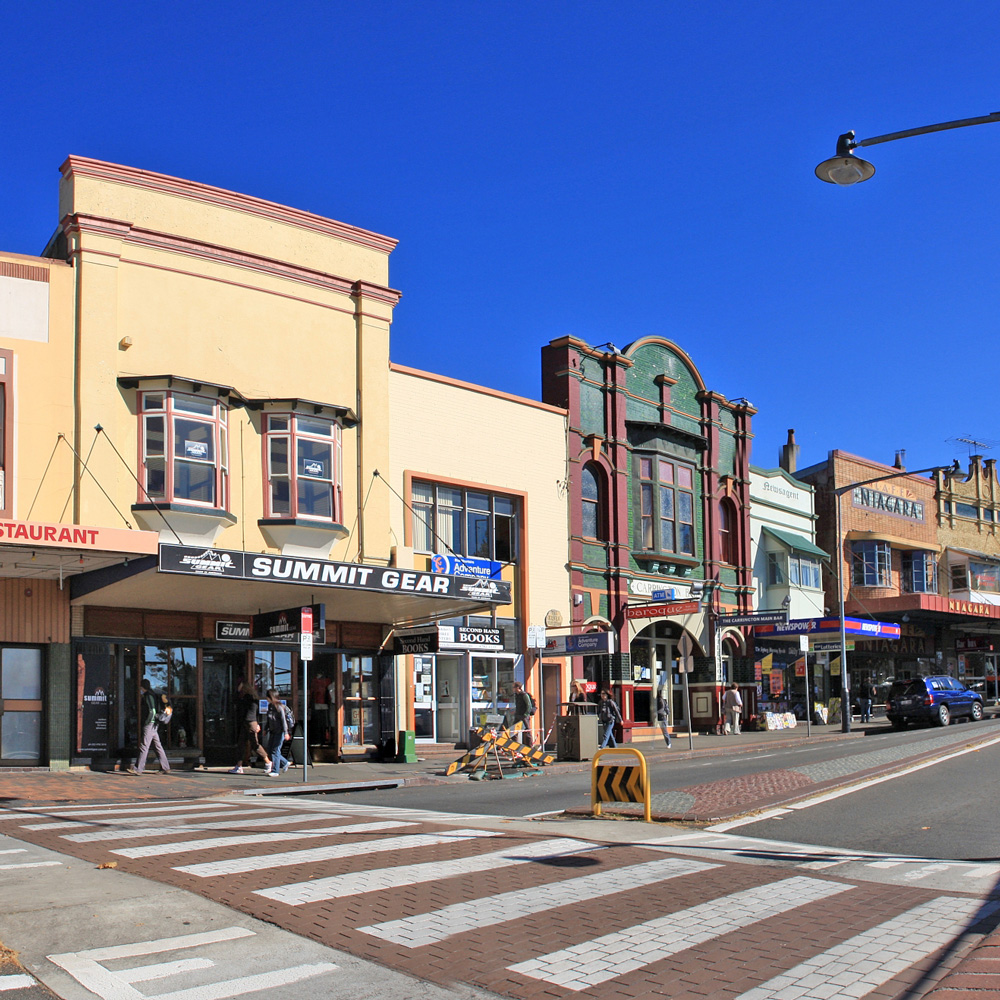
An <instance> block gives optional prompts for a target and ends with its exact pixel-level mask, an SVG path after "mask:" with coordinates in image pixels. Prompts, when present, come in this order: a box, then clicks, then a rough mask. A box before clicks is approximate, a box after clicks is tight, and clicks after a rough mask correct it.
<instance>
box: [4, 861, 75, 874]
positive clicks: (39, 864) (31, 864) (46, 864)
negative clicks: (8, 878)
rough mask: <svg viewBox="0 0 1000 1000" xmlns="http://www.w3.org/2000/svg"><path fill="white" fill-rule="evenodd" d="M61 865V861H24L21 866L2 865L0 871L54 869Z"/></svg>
mask: <svg viewBox="0 0 1000 1000" xmlns="http://www.w3.org/2000/svg"><path fill="white" fill-rule="evenodd" d="M61 864H62V862H61V861H24V862H21V863H19V864H13V865H0V871H4V872H6V871H11V870H12V869H14V868H54V867H55V866H56V865H61Z"/></svg>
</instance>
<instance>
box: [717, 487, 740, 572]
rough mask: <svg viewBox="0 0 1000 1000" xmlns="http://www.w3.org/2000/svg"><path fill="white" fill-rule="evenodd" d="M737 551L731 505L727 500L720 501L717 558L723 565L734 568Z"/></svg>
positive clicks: (737, 561) (736, 563) (733, 513)
mask: <svg viewBox="0 0 1000 1000" xmlns="http://www.w3.org/2000/svg"><path fill="white" fill-rule="evenodd" d="M737 551H738V549H737V545H736V515H735V512H734V508H733V504H732V502H731V501H729V500H721V501H720V502H719V556H720V557H721V559H722V561H723V562H724V563H729V565H730V566H736V565H738V563H739V560H738V558H737Z"/></svg>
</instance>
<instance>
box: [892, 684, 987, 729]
mask: <svg viewBox="0 0 1000 1000" xmlns="http://www.w3.org/2000/svg"><path fill="white" fill-rule="evenodd" d="M963 715H966V716H968V717H969V719H970V720H971V721H972V722H978V721H979V720H980V719H981V718H982V717H983V699H982V695H980V694H978V693H977V692H975V691H971V690H970V689H969V688H967V687H966V686H965V685H964V684H963V683H962V682H961V681H958V680H956V679H955V678H954V677H946V676H943V675H942V676H937V677H914V678H912V679H911V680H908V681H893V682H892V684H891V685H890V686H889V693H888V695H887V696H886V700H885V716H886V718H887V719H888V720H889V721H890V722H891V723H892V724H893V726H894V727H895V728H896V729H905V728H906V724H907V723H908V722H934V723H937V725H939V726H947V725H948V723H949V722H951V720H952V718H953V717H954V716H963Z"/></svg>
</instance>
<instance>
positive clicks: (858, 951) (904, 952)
mask: <svg viewBox="0 0 1000 1000" xmlns="http://www.w3.org/2000/svg"><path fill="white" fill-rule="evenodd" d="M997 909H1000V903H990V904H987V905H985V906H984V905H983V901H982V900H980V899H967V898H959V897H955V896H944V897H938V898H937V899H933V900H931V901H930V902H927V903H923V904H922V905H920V906H917V907H914V908H913V909H912V910H907V911H906V913H901V914H900V915H899V916H898V917H893V918H892V920H887V921H885V923H882V924H879V925H878V927H872V928H870V929H869V930H867V931H864V932H862V933H861V934H856V935H855V936H854V937H852V938H850V939H848V940H847V941H844V942H842V943H841V944H838V945H836V946H835V947H834V948H830V949H829V950H827V951H824V952H822V953H821V954H819V955H815V956H813V957H812V958H810V959H808V960H806V961H805V962H801V963H800V964H798V965H796V966H795V967H794V968H791V969H789V970H788V971H787V972H783V973H781V974H780V975H778V976H775V977H774V978H773V979H769V980H768V981H767V982H766V983H762V984H761V985H760V986H756V987H754V988H753V989H752V990H748V991H747V992H746V993H743V994H741V995H740V996H739V997H737V998H736V1000H773V998H774V997H776V996H794V997H796V998H797V1000H828V998H829V997H830V996H831V993H830V989H831V986H834V985H835V986H836V995H837V996H843V997H855V998H858V997H863V996H867V995H868V994H869V993H871V992H872V991H873V990H876V989H878V988H879V987H880V986H883V985H885V984H886V983H887V982H889V980H890V979H892V978H893V977H894V976H896V975H898V974H899V973H900V972H902V971H903V970H904V969H906V968H908V967H909V966H911V965H913V964H914V963H916V962H917V961H919V960H920V959H923V958H926V957H927V956H928V955H931V954H933V953H934V952H935V951H937V950H938V949H939V948H942V947H944V946H945V945H947V944H949V943H950V942H951V941H953V940H954V939H955V938H956V937H958V936H960V935H961V934H962V931H963V930H964V929H965V928H966V927H967V926H968V924H969V922H970V920H973V919H975V922H978V921H979V920H980V919H982V918H983V917H986V916H988V915H989V914H991V913H993V912H995V911H996V910H997Z"/></svg>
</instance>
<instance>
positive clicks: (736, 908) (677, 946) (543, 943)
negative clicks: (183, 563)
mask: <svg viewBox="0 0 1000 1000" xmlns="http://www.w3.org/2000/svg"><path fill="white" fill-rule="evenodd" d="M560 826H563V827H564V828H565V829H567V830H569V829H572V830H573V831H574V833H573V835H568V834H567V835H564V834H563V832H562V830H561V829H560ZM581 828H583V829H585V830H586V832H587V836H585V837H581V836H580V835H579V832H580V830H581ZM606 829H607V827H605V826H604V825H603V824H601V823H599V822H594V823H591V824H580V823H575V824H573V825H572V827H569V826H566V825H565V824H562V825H561V824H558V823H549V824H545V826H544V833H540V834H534V833H525V832H523V828H517V829H514V828H509V829H504V828H503V827H502V826H500V825H498V824H497V823H492V824H491V823H486V822H483V821H482V818H481V817H480V818H479V821H478V822H477V819H476V818H475V817H470V816H462V817H456V816H449V815H446V814H441V813H434V812H429V811H423V810H402V809H390V808H385V807H373V806H355V805H351V804H349V803H343V802H337V801H322V802H316V801H312V800H308V801H303V800H297V801H286V800H279V801H269V802H268V803H267V804H266V805H261V804H259V803H257V802H245V801H237V800H235V799H232V800H222V801H219V800H215V801H204V800H202V801H192V802H181V803H176V802H175V803H171V804H169V805H165V804H161V803H156V802H153V803H149V804H147V805H142V804H136V803H121V804H120V805H119V806H114V805H112V806H102V807H88V806H78V807H70V806H67V807H61V808H59V809H53V810H49V811H44V810H37V809H36V810H33V811H31V812H16V811H0V833H2V834H6V835H7V836H8V837H11V838H14V839H13V840H8V841H5V842H4V844H5V847H4V851H3V853H0V893H2V892H3V885H4V877H5V875H10V876H12V875H13V874H15V873H16V869H18V868H19V867H20V866H27V865H30V864H40V863H44V864H51V863H58V862H37V861H31V860H30V858H29V857H28V856H27V855H28V854H29V852H27V851H25V850H22V849H21V848H18V847H17V846H7V845H11V844H14V845H16V843H17V842H18V841H22V842H23V841H28V842H30V843H32V844H37V845H39V846H41V847H45V848H49V849H51V850H55V851H58V852H61V853H62V854H69V855H73V856H75V857H78V858H82V859H84V860H86V861H91V862H93V863H94V864H108V863H110V862H112V861H113V862H115V863H116V864H117V866H118V867H119V868H120V869H122V870H124V871H127V872H130V873H133V874H136V875H140V876H144V877H147V878H151V879H155V880H158V881H161V882H164V883H167V884H170V885H172V886H176V887H179V888H185V889H190V890H193V891H195V892H197V893H199V894H200V895H203V896H207V897H208V898H210V899H214V900H216V901H218V902H221V903H224V904H226V905H228V906H230V907H232V908H234V909H236V910H239V911H242V912H244V913H247V914H250V915H253V916H257V917H260V918H262V919H265V920H267V921H269V922H271V923H274V924H277V925H279V926H281V927H284V928H286V929H288V930H291V931H293V932H296V933H298V934H301V935H303V936H306V937H310V938H312V939H313V940H316V941H318V942H320V943H322V944H325V945H328V946H331V947H334V948H338V949H342V950H344V951H347V952H349V953H352V954H354V955H357V956H360V957H362V958H366V959H371V960H374V961H377V962H380V963H382V964H384V965H387V966H389V967H392V968H394V969H397V970H399V971H401V972H404V973H408V974H410V975H413V976H416V977H419V978H421V979H424V980H428V981H430V982H434V983H438V984H442V985H448V984H455V983H458V984H468V985H471V986H474V987H477V988H479V989H483V990H492V991H495V992H496V993H498V994H502V995H507V996H513V997H518V998H525V1000H535V998H538V1000H542V998H546V1000H551V998H552V997H560V996H567V997H570V996H573V997H575V996H580V997H609V996H629V997H648V998H650V1000H651V998H652V997H663V996H665V995H666V996H670V997H671V998H673V1000H696V998H697V1000H705V998H706V997H712V996H715V995H718V996H719V997H723V996H724V997H726V998H727V1000H786V998H794V1000H829V998H831V997H837V998H841V997H847V998H862V997H868V996H871V997H872V998H873V1000H874V998H876V997H877V998H878V1000H887V998H891V997H903V996H905V997H908V998H910V1000H913V998H916V997H919V996H921V995H923V994H924V993H926V992H927V991H928V990H929V989H930V987H931V986H932V985H933V984H934V982H935V981H936V979H937V978H939V977H940V975H941V974H942V972H943V971H945V970H946V969H947V968H949V967H950V966H951V965H953V964H954V963H955V961H957V959H958V958H959V957H961V956H962V955H963V954H964V953H965V952H966V951H967V950H968V948H969V947H970V946H971V944H972V943H973V942H974V941H975V939H976V936H977V934H978V933H979V932H980V931H981V930H982V929H983V928H984V927H985V926H986V925H988V924H989V922H990V920H991V918H992V917H993V915H994V913H995V912H996V911H997V910H998V908H1000V903H998V902H994V901H992V900H991V898H990V894H991V891H992V889H993V886H994V884H995V882H996V881H997V876H998V870H997V866H995V865H978V866H977V865H973V864H969V863H965V862H953V861H947V860H941V861H934V860H928V859H920V858H905V857H899V858H894V857H889V856H885V855H864V854H851V853H848V852H840V851H826V850H825V849H821V848H807V847H803V846H802V845H793V844H782V843H780V842H776V841H760V840H753V839H752V838H745V837H739V836H731V835H726V834H718V833H712V832H710V831H679V832H669V833H664V836H662V837H648V839H646V838H647V836H648V834H649V832H650V828H648V827H646V826H644V825H642V824H638V823H637V824H635V825H634V827H631V828H630V832H631V831H632V830H634V833H635V835H636V838H637V839H636V840H633V841H629V842H625V843H622V842H615V841H612V840H610V839H609V840H606V841H602V840H600V839H599V838H600V837H601V834H602V831H603V830H606ZM122 947H125V945H122ZM157 947H158V948H161V950H162V951H163V952H171V953H172V952H175V951H176V952H177V955H173V957H172V958H171V961H168V962H161V963H154V964H153V965H152V966H149V967H148V968H147V967H146V966H142V967H141V968H140V971H139V972H137V973H134V979H133V981H131V982H130V985H128V990H131V991H132V992H128V991H127V990H125V987H124V986H122V983H121V982H120V980H121V978H122V975H123V973H122V972H121V970H118V971H117V972H114V973H113V974H112V973H109V972H108V971H107V970H108V968H109V963H111V965H113V962H112V959H114V958H115V955H117V952H115V953H114V954H112V952H113V951H114V949H111V951H108V954H104V951H101V952H100V954H98V953H97V952H95V953H94V954H90V953H87V954H84V953H66V954H64V955H57V956H49V957H50V959H51V960H52V961H53V962H54V963H55V964H57V965H60V964H61V967H62V968H65V969H66V970H67V971H68V972H70V973H71V974H72V975H74V976H76V977H77V978H78V979H79V980H80V981H81V982H84V984H85V985H86V982H85V980H87V977H89V980H87V981H89V982H91V984H92V985H91V986H89V987H88V988H90V989H91V990H92V992H94V993H96V994H97V995H99V996H105V995H107V996H109V997H111V996H115V997H117V996H129V997H133V996H135V997H141V996H145V995H146V994H143V993H142V992H141V990H140V986H139V985H137V983H138V982H139V981H140V980H142V977H143V976H146V977H147V978H149V979H151V980H152V979H157V978H161V979H162V978H169V977H170V976H171V975H174V973H175V971H176V970H180V969H183V971H184V973H185V974H186V975H188V976H189V977H190V976H191V975H197V974H198V970H199V969H200V968H201V967H200V966H199V965H198V964H197V963H198V962H199V961H204V960H203V959H199V958H196V957H183V956H184V955H186V954H187V951H188V950H189V943H187V942H181V943H175V942H173V941H167V942H166V943H161V944H158V945H157ZM191 947H193V945H192V946H191ZM178 956H181V957H178ZM192 962H194V963H195V964H194V965H192V964H191V963H192ZM210 964H211V963H209V965H210ZM143 970H145V971H143ZM130 974H131V973H130ZM314 974H316V970H314V969H312V968H311V967H309V968H305V967H303V968H302V969H297V970H291V971H288V970H285V971H284V972H283V973H282V975H286V976H289V975H291V976H298V977H301V978H302V979H303V980H308V978H309V977H310V976H312V975H314ZM274 975H277V973H275V974H274ZM81 976H82V977H83V978H80V977H81ZM109 976H111V979H109V978H108V977H109ZM115 976H117V977H118V979H114V977H115ZM272 978H273V976H272ZM112 979H114V984H117V985H114V984H112V985H114V989H111V986H110V985H109V984H110V983H112ZM255 982H256V981H254V983H249V985H248V983H246V982H244V983H243V985H242V986H241V987H240V989H239V993H240V995H242V994H244V993H248V992H254V991H260V992H264V993H266V991H267V989H268V984H269V983H271V985H273V983H272V981H271V980H269V979H267V977H264V978H262V979H261V981H260V983H259V984H256V985H255ZM0 985H2V984H0ZM206 989H207V987H206ZM226 989H227V987H226V986H225V984H224V983H223V985H222V986H220V987H218V988H214V993H212V995H213V996H218V997H219V998H221V997H224V996H229V995H236V994H235V993H232V994H228V993H226V992H225V990H226ZM115 990H117V991H118V992H115ZM102 991H103V992H102ZM123 991H124V992H123ZM154 992H155V995H163V996H170V995H171V994H170V993H169V991H167V992H163V990H162V989H159V988H158V989H157V990H156V991H154ZM182 992H183V991H182ZM209 992H212V991H211V990H210V991H209ZM150 995H153V994H150ZM179 995H180V994H178V996H179ZM199 995H200V994H199ZM207 995H208V994H206V996H207ZM188 996H189V997H193V996H195V994H194V993H189V994H188ZM0 1000H2V993H0Z"/></svg>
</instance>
